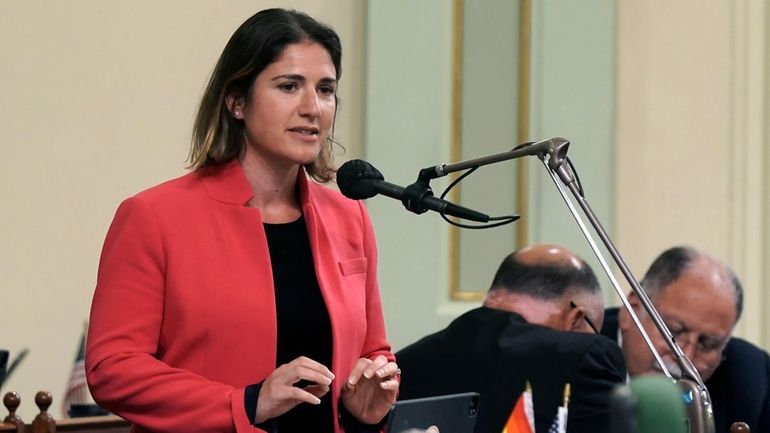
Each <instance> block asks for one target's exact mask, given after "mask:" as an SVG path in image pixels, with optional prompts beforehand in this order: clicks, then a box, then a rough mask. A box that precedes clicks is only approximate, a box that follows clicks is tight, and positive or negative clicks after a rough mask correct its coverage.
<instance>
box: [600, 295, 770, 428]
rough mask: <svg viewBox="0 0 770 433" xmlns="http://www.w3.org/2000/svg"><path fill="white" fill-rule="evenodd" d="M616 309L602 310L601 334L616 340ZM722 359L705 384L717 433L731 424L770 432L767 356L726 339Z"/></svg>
mask: <svg viewBox="0 0 770 433" xmlns="http://www.w3.org/2000/svg"><path fill="white" fill-rule="evenodd" d="M618 312H619V310H618V309H617V308H608V309H607V310H605V311H604V325H603V326H602V334H604V335H606V336H608V337H610V338H612V339H613V340H616V341H617V338H618ZM724 355H725V360H724V361H722V363H721V364H719V367H717V369H716V370H715V371H714V374H712V375H711V377H710V378H709V379H708V380H707V381H706V388H707V389H708V391H709V394H710V395H711V403H712V405H713V406H714V427H715V430H716V432H717V433H728V432H729V431H730V426H731V425H732V424H733V423H734V422H738V421H741V422H745V423H746V424H748V425H749V428H751V431H752V433H754V432H770V356H769V355H768V353H767V352H765V351H764V350H762V349H760V348H758V347H756V346H754V345H753V344H751V343H749V342H748V341H745V340H742V339H740V338H738V337H732V338H730V341H729V342H728V343H727V346H726V347H725V352H724Z"/></svg>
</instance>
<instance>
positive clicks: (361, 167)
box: [337, 159, 385, 200]
mask: <svg viewBox="0 0 770 433" xmlns="http://www.w3.org/2000/svg"><path fill="white" fill-rule="evenodd" d="M382 180H385V177H384V176H383V175H382V173H380V171H379V170H377V169H376V168H374V166H373V165H371V164H369V163H368V162H366V161H364V160H361V159H352V160H350V161H348V162H346V163H344V164H342V166H340V168H339V169H338V170H337V186H339V188H340V192H342V195H344V196H345V197H347V198H352V199H353V200H363V199H366V198H370V197H374V196H375V195H377V191H376V190H375V185H376V181H382Z"/></svg>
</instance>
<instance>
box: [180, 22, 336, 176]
mask: <svg viewBox="0 0 770 433" xmlns="http://www.w3.org/2000/svg"><path fill="white" fill-rule="evenodd" d="M301 42H315V43H317V44H319V45H321V46H322V47H324V49H326V51H327V52H328V53H329V56H330V57H331V59H332V63H333V64H334V68H335V71H336V78H337V80H338V81H339V79H340V76H341V74H342V45H341V43H340V38H339V36H338V35H337V33H336V32H335V31H334V30H332V28H331V27H329V26H326V25H324V24H321V23H320V22H318V21H316V20H315V19H313V18H311V17H310V16H308V15H307V14H305V13H302V12H298V11H294V10H286V9H266V10H263V11H260V12H258V13H256V14H255V15H253V16H252V17H251V18H249V19H247V20H246V21H245V22H244V23H243V24H241V26H240V27H238V29H237V30H236V31H235V33H233V35H232V36H231V37H230V40H229V41H228V42H227V45H226V46H225V49H224V51H222V55H221V56H220V57H219V60H218V61H217V64H216V66H215V67H214V72H213V73H212V75H211V79H210V80H209V83H208V85H207V86H206V91H205V92H204V94H203V97H202V98H201V103H200V108H199V109H198V114H197V116H196V117H195V124H194V125H193V132H192V144H191V146H190V155H189V158H188V159H189V161H190V165H189V168H192V169H197V168H200V167H204V166H209V165H217V164H223V163H226V162H228V161H231V160H233V159H235V158H238V157H240V156H241V155H242V154H243V152H244V149H245V142H244V131H243V129H244V125H243V121H241V120H239V119H236V118H235V117H233V116H232V115H231V113H230V111H229V110H228V109H227V102H226V101H227V97H228V96H229V95H233V94H235V95H236V96H240V97H243V98H244V99H245V100H246V101H247V102H248V101H249V96H250V95H251V90H252V87H253V85H254V81H255V80H256V78H257V75H259V73H260V72H262V71H263V70H265V68H267V67H268V65H270V64H271V63H273V62H275V61H276V60H277V59H278V58H279V57H280V55H281V53H283V51H284V49H285V48H286V46H288V45H291V44H296V43H301ZM335 102H337V100H336V96H335ZM336 117H337V114H336V110H335V114H334V120H336ZM333 136H334V123H332V131H331V133H330V135H329V137H327V142H326V143H325V145H324V146H323V147H322V149H321V152H320V154H319V155H318V158H317V159H316V160H315V161H314V162H312V163H310V164H307V165H305V170H306V171H307V173H308V175H310V176H311V177H312V178H313V179H315V180H317V181H319V182H328V181H329V180H331V179H332V177H333V176H334V166H333V161H332V159H333V158H332V157H333V155H332V146H333V145H334V137H333Z"/></svg>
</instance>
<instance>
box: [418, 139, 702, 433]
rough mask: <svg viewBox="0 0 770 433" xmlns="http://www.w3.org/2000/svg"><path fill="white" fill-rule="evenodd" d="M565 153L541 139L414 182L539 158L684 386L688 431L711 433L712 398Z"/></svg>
mask: <svg viewBox="0 0 770 433" xmlns="http://www.w3.org/2000/svg"><path fill="white" fill-rule="evenodd" d="M568 149H569V141H568V140H566V139H564V138H558V137H556V138H551V139H548V140H544V141H540V142H537V143H528V144H524V145H521V146H517V147H516V148H514V149H513V150H510V151H508V152H503V153H498V154H494V155H489V156H484V157H481V158H476V159H471V160H466V161H460V162H456V163H452V164H440V165H436V166H433V167H427V168H424V169H422V170H421V171H420V174H419V176H418V182H424V183H427V182H429V181H430V179H435V178H437V177H441V176H446V175H447V174H449V173H452V172H456V171H460V170H466V169H469V168H473V167H479V166H482V165H487V164H493V163H496V162H501V161H506V160H509V159H515V158H521V157H524V156H537V157H538V158H539V159H540V160H541V161H542V163H543V165H544V166H545V168H546V170H547V171H548V174H549V175H550V177H551V179H552V180H553V182H554V185H556V189H557V190H558V191H559V194H560V195H561V196H562V199H564V202H565V203H566V205H567V207H568V208H569V210H570V213H572V216H573V217H574V218H575V221H576V222H577V224H578V226H579V227H580V231H581V232H583V235H584V236H585V238H586V240H587V241H588V244H589V245H590V246H591V249H592V250H593V252H594V254H595V255H596V257H597V259H599V262H600V263H601V266H602V268H603V269H604V272H605V273H606V274H607V276H608V277H609V279H610V282H611V283H612V286H613V288H614V289H615V291H616V292H617V294H618V296H619V297H620V299H621V301H622V302H623V306H624V308H625V309H626V310H627V311H628V314H629V315H630V316H631V319H632V320H633V322H634V324H635V325H636V327H637V328H638V329H639V332H640V333H641V334H642V337H643V338H644V341H645V343H646V344H647V346H648V348H649V349H650V352H652V354H653V356H654V357H655V360H656V361H657V363H658V365H659V366H660V369H661V370H662V371H663V373H664V374H665V375H666V376H667V377H668V378H669V379H671V380H672V381H674V382H677V383H678V384H679V386H680V388H682V389H683V390H684V391H685V396H687V397H688V402H687V403H688V404H687V414H688V422H689V426H688V427H689V430H690V432H691V433H714V411H713V407H712V405H711V396H710V395H709V393H708V390H707V389H706V385H705V384H704V383H703V380H702V379H701V377H700V374H698V370H696V369H695V366H694V365H693V364H692V362H691V361H690V360H689V359H688V358H687V356H686V355H685V354H684V352H682V349H681V348H680V347H679V345H678V344H677V343H676V341H675V340H674V337H673V336H672V335H671V332H670V331H669V329H668V327H667V326H666V324H665V323H664V322H663V319H661V317H660V315H659V314H658V311H657V310H656V309H655V306H654V305H653V304H652V301H650V298H649V297H648V296H647V293H645V291H644V289H642V286H641V284H639V282H638V281H637V279H636V278H635V277H634V275H633V274H632V273H631V270H630V269H629V268H628V266H627V265H626V262H625V260H624V259H623V257H622V256H621V255H620V253H619V252H618V250H617V248H615V245H614V244H613V242H612V240H611V239H610V237H609V235H607V232H606V231H605V230H604V227H603V226H602V224H601V222H600V221H599V219H598V218H597V217H596V215H595V214H594V212H593V210H592V209H591V206H590V205H589V204H588V202H587V201H586V199H585V197H583V194H582V192H581V191H580V188H579V187H578V185H577V182H576V178H575V176H574V173H573V172H572V168H571V167H570V164H569V163H567V161H568V160H567V150H568ZM562 183H563V184H564V186H566V187H567V188H568V189H569V190H570V192H571V193H572V195H573V196H574V198H575V200H576V201H577V202H578V205H579V206H580V208H581V210H582V211H583V214H584V215H585V217H586V218H588V221H589V222H590V223H591V226H593V228H594V231H595V232H596V233H597V234H598V235H599V237H600V238H601V240H602V243H603V244H604V246H605V248H606V249H607V251H609V253H610V255H611V256H612V258H613V260H614V262H615V264H616V265H617V266H618V268H619V269H620V270H621V272H622V273H623V276H624V277H625V278H626V281H628V284H629V285H630V286H631V289H632V290H633V291H634V293H635V294H636V296H637V297H638V298H639V301H640V302H641V304H642V306H643V307H644V309H645V310H646V312H647V314H649V316H650V318H651V319H652V321H653V323H654V324H655V327H656V328H657V329H658V331H660V333H661V335H662V336H663V338H664V339H665V341H666V345H667V346H668V347H669V349H670V350H671V353H672V354H673V355H674V358H675V360H676V363H677V365H678V366H679V369H680V372H679V373H680V374H677V375H676V377H675V376H674V375H673V374H672V372H671V371H670V370H669V368H668V366H667V365H666V363H665V362H663V359H662V358H661V356H660V353H658V351H657V349H656V348H655V346H654V345H653V344H652V340H651V339H650V336H649V334H648V333H647V331H646V330H645V329H644V326H642V323H641V322H640V321H639V317H638V316H637V315H636V313H635V312H634V309H633V308H632V307H631V304H630V303H629V301H628V297H627V296H626V294H625V292H624V291H623V289H622V288H621V287H620V284H619V283H618V280H617V279H616V278H615V275H614V273H613V271H612V269H611V268H610V266H609V265H608V263H607V260H606V259H605V258H604V256H603V254H602V252H601V251H600V250H599V247H598V245H597V244H596V241H595V240H594V239H593V236H592V235H591V233H590V232H589V230H588V228H587V226H586V224H585V223H584V222H583V219H582V218H581V216H580V214H579V212H578V211H577V209H576V208H575V206H574V204H573V203H572V200H570V198H569V196H568V195H567V193H566V192H565V191H564V187H563V186H562Z"/></svg>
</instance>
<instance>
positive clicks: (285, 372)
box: [254, 356, 334, 424]
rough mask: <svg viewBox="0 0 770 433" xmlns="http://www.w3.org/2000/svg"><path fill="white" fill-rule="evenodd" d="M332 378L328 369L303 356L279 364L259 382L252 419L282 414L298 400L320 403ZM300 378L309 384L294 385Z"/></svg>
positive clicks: (260, 421) (260, 419) (259, 420)
mask: <svg viewBox="0 0 770 433" xmlns="http://www.w3.org/2000/svg"><path fill="white" fill-rule="evenodd" d="M333 379H334V374H332V372H331V370H329V369H328V368H326V367H325V366H324V365H323V364H320V363H318V362H316V361H313V360H312V359H310V358H307V357H304V356H300V357H299V358H297V359H295V360H293V361H291V362H290V363H288V364H284V365H281V366H280V367H278V368H276V369H275V371H273V372H272V373H271V374H270V376H268V377H267V379H265V381H264V382H262V388H261V389H260V390H259V397H258V399H257V413H256V416H255V417H254V420H255V422H256V423H257V424H259V423H263V422H265V421H267V420H268V419H270V418H275V417H277V416H280V415H283V414H284V413H286V412H288V411H289V410H290V409H291V408H293V407H294V406H296V405H298V404H300V403H310V404H319V403H321V397H323V395H324V394H326V393H327V392H329V385H331V383H332V380H333ZM301 380H304V381H308V382H311V384H310V385H308V386H305V387H303V388H300V387H298V386H294V385H295V384H296V383H298V382H299V381H301Z"/></svg>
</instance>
